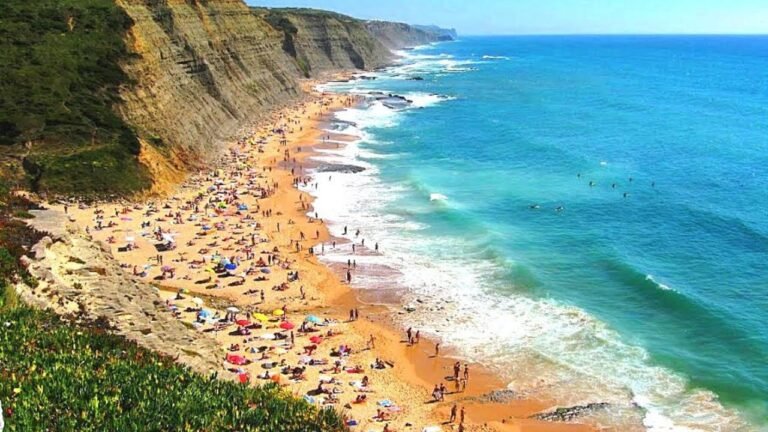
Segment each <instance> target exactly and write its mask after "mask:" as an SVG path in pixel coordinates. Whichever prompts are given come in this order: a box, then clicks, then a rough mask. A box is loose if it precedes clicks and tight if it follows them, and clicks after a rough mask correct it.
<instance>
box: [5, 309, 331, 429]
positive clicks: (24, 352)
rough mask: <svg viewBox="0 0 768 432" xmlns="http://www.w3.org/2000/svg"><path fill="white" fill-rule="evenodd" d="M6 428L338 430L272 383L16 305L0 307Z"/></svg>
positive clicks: (325, 414) (326, 416)
mask: <svg viewBox="0 0 768 432" xmlns="http://www.w3.org/2000/svg"><path fill="white" fill-rule="evenodd" d="M0 323H5V324H3V326H2V329H1V330H0V400H2V401H3V407H4V409H5V421H6V430H7V431H43V430H55V431H137V432H138V431H313V432H314V431H340V430H344V428H343V426H342V423H343V422H342V420H341V419H340V417H339V416H338V414H337V413H336V412H334V411H332V410H318V409H316V408H314V407H312V406H310V405H308V404H307V403H305V402H304V401H301V400H298V399H295V398H293V397H291V396H290V395H288V394H286V393H284V392H283V391H281V390H280V389H279V388H277V387H275V386H265V387H249V386H246V385H242V384H237V383H233V382H228V381H223V380H219V379H216V378H213V377H209V378H206V377H203V376H201V375H199V374H196V373H194V372H192V371H190V370H189V369H188V368H186V367H184V366H182V365H179V364H177V363H175V362H173V360H172V359H169V358H167V357H163V356H160V355H158V354H155V353H152V352H149V351H147V350H145V349H142V348H140V347H138V346H136V345H135V344H133V343H129V342H126V341H125V340H124V339H122V338H120V337H117V336H114V335H111V334H109V333H107V332H105V331H103V330H98V329H94V328H85V327H78V326H75V325H73V324H71V323H68V322H66V321H64V320H62V319H61V318H59V317H56V316H54V315H52V314H50V313H47V312H41V311H36V310H32V309H30V308H26V307H20V308H15V309H12V310H6V311H4V312H0Z"/></svg>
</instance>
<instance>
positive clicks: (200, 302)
mask: <svg viewBox="0 0 768 432" xmlns="http://www.w3.org/2000/svg"><path fill="white" fill-rule="evenodd" d="M192 303H194V304H196V305H197V306H202V305H203V299H201V298H200V297H195V298H193V299H192Z"/></svg>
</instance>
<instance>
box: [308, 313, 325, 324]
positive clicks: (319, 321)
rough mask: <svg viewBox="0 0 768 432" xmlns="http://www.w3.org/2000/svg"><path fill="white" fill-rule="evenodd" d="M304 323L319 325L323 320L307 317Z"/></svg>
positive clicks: (312, 316) (311, 316)
mask: <svg viewBox="0 0 768 432" xmlns="http://www.w3.org/2000/svg"><path fill="white" fill-rule="evenodd" d="M304 321H307V322H311V323H313V324H320V323H321V322H323V320H321V319H320V318H318V317H316V316H314V315H310V316H308V317H307V318H306V319H305V320H304Z"/></svg>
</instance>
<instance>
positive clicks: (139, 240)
mask: <svg viewBox="0 0 768 432" xmlns="http://www.w3.org/2000/svg"><path fill="white" fill-rule="evenodd" d="M353 103H355V101H354V100H353V99H351V98H350V97H348V96H343V95H342V96H339V95H320V94H317V93H311V95H310V96H309V98H308V99H307V100H306V101H305V102H303V103H301V104H299V105H298V106H294V107H291V108H286V109H283V110H282V111H279V112H276V113H275V114H273V115H272V116H271V118H270V119H269V121H267V122H264V123H263V124H262V125H259V126H256V127H252V128H250V130H249V131H248V134H247V136H248V139H246V140H241V142H240V143H232V144H231V145H230V149H229V150H228V152H227V155H226V156H225V157H223V158H222V159H221V161H220V162H218V163H217V164H216V165H215V166H211V167H210V169H208V170H205V171H204V172H201V173H198V174H196V175H193V176H191V177H190V178H188V179H187V181H186V182H184V184H182V185H181V186H179V187H178V188H176V191H175V192H174V193H173V194H172V195H171V196H169V197H167V198H164V199H158V200H155V202H154V208H155V209H156V210H157V211H156V212H154V213H149V214H148V213H147V210H148V209H149V208H150V207H149V205H148V203H147V202H140V203H127V202H123V203H108V204H99V205H98V206H86V205H80V206H74V205H70V206H68V209H67V210H68V215H69V218H70V220H71V221H72V222H74V223H75V224H76V225H78V226H79V227H81V228H82V229H86V228H87V229H88V231H89V233H90V234H91V235H92V237H93V238H94V239H95V240H101V241H106V242H109V243H110V245H111V246H112V252H113V254H114V255H115V257H116V258H117V259H118V260H119V261H120V262H121V263H122V264H123V265H124V268H125V269H126V271H127V272H128V273H131V272H132V271H133V269H134V266H135V267H136V268H137V269H138V270H142V269H146V276H143V277H141V276H137V277H138V278H140V279H142V280H144V281H149V282H152V283H154V284H155V285H156V286H158V287H159V288H160V289H161V291H162V293H163V297H164V298H165V299H167V301H168V304H169V306H170V305H173V306H175V307H176V308H178V309H174V310H175V311H176V312H175V313H176V314H177V315H178V319H180V320H184V321H187V322H190V323H191V322H193V321H195V319H196V316H197V313H196V312H195V311H187V308H195V307H196V305H195V304H193V303H192V299H193V298H194V297H198V298H200V299H202V300H203V302H204V305H203V308H205V309H209V310H211V311H218V312H219V313H220V315H221V316H223V315H224V314H225V313H226V312H225V309H226V308H227V307H230V306H236V307H237V308H238V309H240V312H239V313H238V314H237V318H238V319H243V318H248V319H251V321H254V322H258V321H257V320H254V319H252V316H251V313H253V312H264V313H265V314H267V315H270V314H271V313H272V311H274V310H275V309H279V308H283V307H285V309H286V310H287V316H286V318H285V319H286V320H287V321H290V322H292V323H294V324H295V325H296V328H295V329H293V333H294V336H295V344H294V345H291V344H290V343H289V341H290V339H288V340H287V341H286V340H278V341H273V340H266V339H262V338H261V336H262V335H264V334H266V333H275V332H276V331H281V329H280V328H278V327H277V326H278V325H279V324H280V323H281V322H282V321H281V320H280V319H278V318H277V317H273V318H272V320H271V321H269V322H267V323H265V324H264V328H261V329H253V330H251V334H250V335H249V336H243V335H230V333H232V332H235V331H236V330H237V328H238V326H237V325H236V324H231V325H230V326H229V327H227V328H226V329H223V330H221V331H211V329H212V328H213V325H212V324H210V323H207V324H204V325H200V326H198V330H199V331H200V333H199V335H200V336H199V337H213V338H215V339H216V341H218V342H219V343H220V344H221V345H222V346H224V347H226V348H229V347H230V346H231V345H235V344H238V345H239V349H238V350H236V351H232V354H237V355H240V356H244V357H245V358H247V359H249V360H251V361H252V363H251V364H249V365H247V366H242V367H241V369H240V372H246V373H247V376H248V377H249V379H250V381H251V382H254V383H260V382H264V380H263V379H260V378H259V377H258V376H259V375H260V374H263V373H264V371H265V370H267V369H265V368H263V367H262V364H263V363H266V362H284V364H285V365H290V366H298V365H299V362H300V360H301V359H302V357H304V356H305V351H304V347H306V346H309V345H313V344H312V343H311V342H310V341H309V337H310V336H314V335H326V334H327V333H328V331H329V330H331V331H333V332H335V333H337V334H336V335H333V336H330V337H325V338H324V340H323V342H321V343H319V344H317V345H318V347H317V351H316V352H315V354H313V356H312V358H313V359H328V360H329V365H327V366H307V367H306V371H305V373H304V375H305V379H304V380H297V381H291V380H288V379H287V378H288V377H287V376H286V375H280V373H279V372H280V367H279V366H278V367H275V368H272V369H269V372H270V373H271V374H274V375H280V376H281V377H280V383H281V385H283V386H285V389H286V391H289V392H292V393H293V394H295V395H296V396H299V397H304V396H305V395H306V394H307V392H311V391H312V390H313V389H315V388H316V387H317V385H318V382H319V380H320V378H321V376H322V378H324V379H327V380H330V379H333V380H334V381H335V383H332V384H327V385H325V386H324V387H325V388H327V389H337V390H336V391H337V392H339V393H337V394H336V396H337V398H338V402H335V403H333V404H332V405H333V406H335V407H336V408H337V409H339V410H340V411H341V412H343V413H345V415H346V416H347V417H348V418H350V419H355V420H357V422H358V423H359V424H360V426H358V427H357V428H356V430H362V431H381V430H383V428H384V426H385V424H389V428H390V430H397V431H409V430H410V431H421V430H422V429H423V428H424V427H427V426H438V427H439V428H440V429H438V430H446V431H448V430H459V426H458V422H454V423H452V424H446V423H445V422H446V421H447V420H448V417H449V414H450V409H451V407H452V406H453V405H454V404H457V405H458V407H459V408H461V407H464V409H465V410H466V422H465V426H464V430H467V431H475V430H477V431H479V430H499V431H561V430H563V431H586V430H592V428H590V427H589V426H586V425H578V424H560V423H551V422H544V421H538V420H533V419H530V418H529V417H530V416H531V415H533V414H535V413H538V412H541V411H546V410H548V409H551V408H553V407H554V406H555V405H554V403H553V402H552V401H540V400H520V399H516V398H514V397H511V398H510V399H509V400H504V401H501V402H489V401H487V400H486V399H487V398H486V397H485V396H487V395H488V394H489V393H491V392H493V391H497V390H504V389H505V385H504V383H503V382H502V381H500V380H499V379H498V378H497V377H495V376H493V375H492V374H489V373H485V372H484V371H483V367H482V365H479V364H471V363H470V364H469V369H470V371H471V375H470V378H469V380H468V382H467V386H466V390H465V391H463V392H458V393H454V390H455V383H454V382H452V381H451V380H449V379H447V378H451V379H452V377H451V376H452V375H453V371H452V369H453V364H454V362H455V361H456V360H455V359H452V358H450V357H449V354H450V351H448V350H447V349H446V350H441V355H440V356H438V357H435V356H434V355H433V354H434V344H433V343H432V342H430V341H428V340H424V339H422V340H421V341H420V342H419V343H418V344H415V345H412V346H411V345H409V344H407V343H406V341H405V339H406V338H405V334H404V332H403V331H402V330H401V329H399V328H398V327H397V324H396V323H393V321H392V313H391V310H390V309H389V308H386V307H383V306H372V305H369V304H363V303H361V302H359V301H358V299H357V295H356V293H355V291H354V289H350V286H349V285H347V284H346V282H345V281H344V280H343V276H344V275H343V272H344V271H345V270H344V269H335V270H334V269H330V268H328V267H326V266H325V265H323V264H322V263H320V262H319V261H318V260H317V258H316V257H315V256H313V255H312V254H310V253H309V251H308V249H309V248H310V247H312V246H313V245H316V244H319V243H320V242H330V241H331V240H332V239H331V237H330V235H329V233H328V230H327V229H326V227H325V226H324V224H323V223H322V222H321V221H318V220H312V219H311V218H308V217H307V212H308V211H309V210H310V209H311V207H310V206H311V197H310V196H309V195H308V194H306V193H303V192H300V191H299V190H298V189H297V188H296V187H295V186H294V184H293V183H294V182H293V180H294V176H293V175H292V174H291V171H290V170H291V168H293V169H294V170H295V174H296V176H300V175H302V173H303V172H304V171H302V170H301V168H300V167H302V168H303V169H304V170H306V168H307V167H308V166H309V164H311V161H309V160H308V158H309V157H310V156H311V154H312V153H311V149H312V148H313V147H314V146H316V145H322V139H321V135H322V134H323V133H324V132H322V131H321V130H320V128H319V127H318V125H319V123H320V122H321V121H322V119H323V118H324V116H328V115H329V114H330V113H332V112H333V111H334V110H338V109H343V108H344V107H345V106H349V105H350V104H353ZM278 128H282V129H284V130H285V132H286V133H285V134H284V136H281V135H280V134H276V133H273V130H274V129H278ZM259 140H263V141H261V142H262V144H259ZM299 147H300V148H301V151H299ZM286 151H287V152H288V153H286ZM235 154H237V155H238V156H234V155H235ZM286 154H288V156H286ZM286 159H287V160H286ZM294 159H295V161H294ZM217 171H218V176H215V173H216V172H217ZM217 182H218V183H220V189H228V188H230V186H231V187H232V189H231V190H232V191H234V190H236V191H237V194H236V196H237V197H236V199H233V195H231V194H230V195H229V197H230V199H231V201H232V202H231V203H230V204H229V205H228V206H227V208H226V209H218V208H217V207H216V206H217V204H214V205H213V207H209V208H207V209H206V208H204V206H205V204H206V203H207V202H208V201H209V199H210V198H211V197H212V196H215V192H216V191H215V190H214V191H211V189H210V188H211V187H214V185H215V184H216V183H217ZM165 186H167V185H165ZM165 189H168V188H167V187H165ZM261 190H264V191H267V193H268V196H266V197H264V198H260V197H257V195H258V194H259V193H260V192H261ZM246 191H247V192H248V193H247V194H246V193H243V192H246ZM200 194H202V195H200ZM199 195H200V196H202V199H201V200H200V201H199V202H198V212H197V213H195V212H194V206H192V205H189V204H188V203H190V202H192V201H193V200H194V199H195V197H196V196H199ZM236 203H237V204H243V205H245V206H247V208H248V210H244V211H240V212H236ZM51 207H56V208H57V209H59V210H63V206H62V205H51ZM97 211H98V212H100V214H101V217H102V218H101V219H100V222H101V224H102V226H104V228H102V229H97V228H96V226H97V220H96V216H97V214H96V212H97ZM266 211H271V215H266V214H265V213H264V212H266ZM176 212H179V213H180V221H181V222H182V223H177V222H175V221H174V219H175V216H174V215H175V213H176ZM193 214H194V215H195V218H196V219H195V220H190V216H191V215H193ZM246 216H250V217H251V218H250V219H245V217H246ZM319 216H320V218H322V215H319ZM143 222H148V223H149V226H148V227H145V228H142V226H141V225H142V223H143ZM257 223H258V224H259V225H260V227H256V225H255V224H257ZM110 224H111V226H109V225H110ZM216 224H223V228H224V229H217V228H216V227H215V226H216ZM278 224H279V226H280V230H279V231H278V230H277V226H278ZM203 225H206V226H208V227H211V229H210V230H204V229H203ZM220 226H221V225H220ZM158 228H161V229H162V231H163V232H164V233H166V234H170V235H171V236H172V237H173V238H174V240H175V245H176V247H175V249H173V250H170V251H166V252H158V251H157V250H156V248H155V244H156V243H158V241H157V240H156V239H155V238H154V236H153V231H154V230H156V229H158ZM302 232H303V233H304V235H305V240H301V234H300V233H302ZM316 233H317V236H316ZM252 234H254V235H255V237H254V240H255V241H256V245H255V246H254V247H253V248H252V252H253V254H254V255H255V259H245V258H246V254H245V249H246V248H247V247H249V246H250V245H251V241H252V239H251V235H252ZM127 238H133V239H134V244H135V245H136V246H137V248H134V249H132V250H130V251H123V249H122V248H123V247H124V246H126V244H127ZM296 241H298V244H300V245H301V251H299V252H297V251H296V246H295V245H296ZM275 248H277V249H275ZM273 250H278V251H279V252H275V253H274V255H275V256H276V257H277V258H278V260H279V261H278V262H279V264H275V265H271V266H268V268H269V271H270V273H269V274H266V273H261V272H259V271H257V272H256V273H254V274H250V275H247V276H246V277H245V279H244V280H245V282H244V283H243V284H242V285H234V286H230V284H231V283H232V282H234V281H235V280H238V279H239V277H237V276H235V277H221V276H220V275H216V276H214V275H213V274H212V273H211V272H210V271H209V270H206V269H210V268H211V267H212V264H211V256H212V255H214V254H219V255H221V256H224V257H227V258H230V259H232V260H238V259H239V260H241V261H240V265H239V266H238V268H237V269H236V270H234V271H232V273H234V274H235V275H238V274H240V273H242V272H243V271H245V269H246V268H248V267H249V266H250V265H251V264H252V263H254V261H255V260H258V259H259V258H263V259H264V260H265V261H266V260H267V256H268V255H269V254H268V253H264V252H269V251H273ZM158 255H160V256H162V259H163V263H162V265H161V264H160V263H159V262H156V260H155V257H156V256H158ZM203 257H205V259H206V263H205V264H199V265H194V266H192V265H191V264H192V263H193V262H194V261H197V260H201V259H202V258H203ZM164 266H168V267H170V268H173V270H174V271H173V277H172V278H169V277H165V278H161V277H160V275H161V273H162V270H161V269H162V267H164ZM193 267H195V268H193ZM289 271H298V273H299V279H298V280H296V281H293V282H290V283H286V285H285V286H287V289H285V290H284V291H276V290H273V289H272V288H273V287H274V286H276V285H280V284H282V283H284V282H286V281H287V277H288V272H289ZM340 271H341V273H342V274H339V272H340ZM353 273H354V272H353ZM168 275H169V274H168V273H166V276H168ZM259 275H263V276H266V277H267V280H264V281H256V280H255V278H256V277H257V276H259ZM353 276H354V275H353ZM208 279H210V281H207V280H208ZM214 284H218V287H216V288H211V287H210V286H211V285H214ZM353 286H354V280H353ZM301 287H303V290H304V292H305V295H304V297H303V298H302V295H301V294H300V289H302V288H301ZM180 290H184V291H185V293H184V294H183V295H182V297H183V299H177V296H178V294H177V293H178V292H179V291H180ZM249 290H255V291H256V294H255V295H247V294H246V292H247V291H249ZM262 290H263V292H264V294H265V301H264V302H261V300H260V292H261V291H262ZM350 309H357V310H359V319H358V320H355V321H352V322H347V319H348V317H349V311H350ZM168 313H169V314H170V313H172V311H171V310H170V308H169V311H168ZM309 314H313V315H316V316H317V317H319V318H321V319H326V318H327V319H329V320H331V321H332V322H331V323H330V324H328V325H324V326H318V327H317V330H318V331H317V332H313V333H307V334H304V333H301V332H298V327H299V326H300V325H301V323H302V321H303V320H304V319H305V317H306V316H307V315H309ZM282 333H284V334H286V335H288V334H290V332H286V331H283V332H282ZM371 336H373V338H374V339H375V348H373V349H368V348H367V345H368V341H369V339H370V337H371ZM249 339H252V340H249ZM340 345H347V346H349V347H350V348H351V349H352V353H351V354H350V355H348V356H344V357H331V356H329V354H330V351H331V349H332V348H338V347H339V346H340ZM259 347H267V348H266V350H267V351H266V352H267V353H268V354H267V355H266V356H264V358H262V354H260V353H251V352H250V351H249V350H250V349H251V348H254V349H256V350H257V351H258V349H259ZM377 358H379V359H383V360H385V361H386V362H388V363H389V364H393V365H394V367H391V366H389V365H388V366H387V367H386V368H385V369H374V368H372V367H371V365H372V364H373V363H374V361H375V359H377ZM337 360H339V361H340V362H342V363H343V367H342V370H341V372H340V373H333V371H325V372H321V370H323V369H330V368H332V367H333V365H334V362H335V361H337ZM221 361H222V362H223V363H224V364H225V366H226V367H227V368H229V369H232V370H236V369H237V368H238V366H236V365H233V364H230V363H228V362H225V359H221ZM355 365H360V366H361V367H362V369H363V372H362V373H349V372H346V371H344V370H343V369H344V368H350V367H353V366H355ZM463 367H464V362H462V372H463ZM233 373H236V372H233ZM363 376H368V378H369V379H370V384H369V386H368V388H366V389H362V390H364V391H360V390H356V388H355V387H353V386H352V385H350V382H353V381H360V380H361V379H362V378H363ZM440 383H444V384H445V385H446V387H447V390H448V391H447V394H446V396H445V400H444V401H440V402H433V399H432V389H433V387H434V386H435V385H436V384H440ZM361 394H365V395H366V396H367V402H366V403H364V404H353V403H351V402H352V401H353V400H354V399H355V398H356V397H357V396H358V395H361ZM382 400H389V401H391V402H392V403H393V404H394V405H396V407H397V408H395V409H384V408H382V407H381V406H379V405H378V402H379V401H382ZM377 410H383V411H385V412H386V413H387V416H388V417H389V419H388V420H385V421H379V420H375V419H373V417H374V416H375V415H376V414H377Z"/></svg>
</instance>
